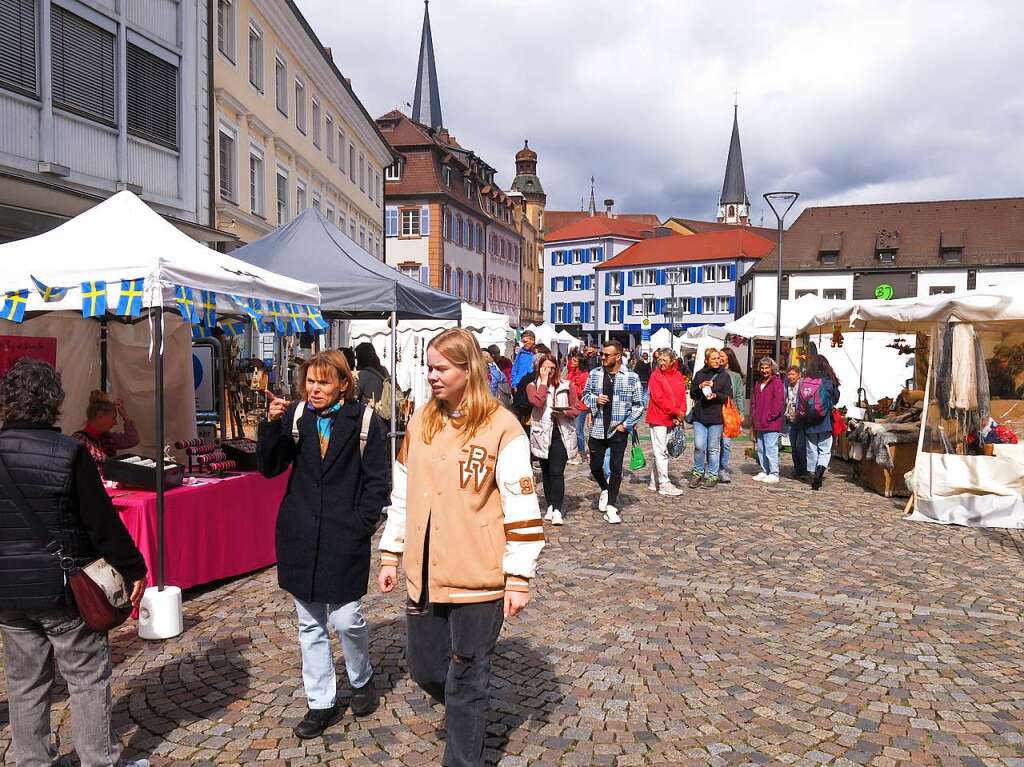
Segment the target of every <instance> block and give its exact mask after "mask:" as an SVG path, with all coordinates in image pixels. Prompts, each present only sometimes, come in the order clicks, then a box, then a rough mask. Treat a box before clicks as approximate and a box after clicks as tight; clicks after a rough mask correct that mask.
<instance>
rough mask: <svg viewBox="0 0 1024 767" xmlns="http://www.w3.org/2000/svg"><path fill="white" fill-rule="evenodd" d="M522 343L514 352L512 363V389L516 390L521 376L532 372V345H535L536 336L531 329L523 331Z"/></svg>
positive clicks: (523, 376)
mask: <svg viewBox="0 0 1024 767" xmlns="http://www.w3.org/2000/svg"><path fill="white" fill-rule="evenodd" d="M522 344H523V346H522V348H521V349H520V350H519V352H518V353H517V354H516V359H515V362H513V363H512V390H513V391H518V389H519V384H520V383H521V382H522V380H523V378H525V377H526V376H528V375H529V374H530V373H532V372H533V354H534V349H533V347H534V346H536V345H537V336H536V335H534V333H533V331H532V330H524V331H523V337H522Z"/></svg>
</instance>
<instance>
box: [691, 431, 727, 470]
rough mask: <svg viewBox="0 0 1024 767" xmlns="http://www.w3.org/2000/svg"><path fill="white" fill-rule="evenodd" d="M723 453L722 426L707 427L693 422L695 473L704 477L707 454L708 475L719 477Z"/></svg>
mask: <svg viewBox="0 0 1024 767" xmlns="http://www.w3.org/2000/svg"><path fill="white" fill-rule="evenodd" d="M721 451H722V424H720V423H716V424H712V425H710V426H705V425H704V424H702V423H699V422H697V421H694V422H693V473H694V474H699V475H701V476H704V468H705V453H706V454H707V474H708V476H709V477H716V478H717V477H718V471H719V468H720V467H719V463H718V461H719V458H720V456H721Z"/></svg>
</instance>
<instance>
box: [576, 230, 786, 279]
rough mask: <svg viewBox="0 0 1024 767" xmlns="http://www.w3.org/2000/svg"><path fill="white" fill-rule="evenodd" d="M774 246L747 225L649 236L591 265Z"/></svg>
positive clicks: (736, 253)
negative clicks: (719, 230) (713, 230)
mask: <svg viewBox="0 0 1024 767" xmlns="http://www.w3.org/2000/svg"><path fill="white" fill-rule="evenodd" d="M774 248H775V243H774V242H773V241H772V240H769V239H768V238H766V237H761V236H760V235H757V234H753V233H752V232H750V230H749V229H748V228H747V227H735V226H734V227H732V228H731V229H730V230H729V231H727V232H704V233H702V234H671V235H666V236H664V237H651V238H650V239H647V240H643V241H642V242H638V243H636V245H630V246H629V247H628V248H626V249H625V250H624V251H622V252H621V253H619V255H617V256H615V258H611V259H609V260H607V261H605V262H604V263H603V264H598V265H597V266H596V267H594V268H595V269H619V268H622V267H624V266H648V265H653V264H678V263H683V262H686V261H719V260H723V259H733V258H754V259H760V258H762V257H764V256H765V255H767V254H768V253H770V252H771V251H772V249H774Z"/></svg>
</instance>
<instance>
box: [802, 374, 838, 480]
mask: <svg viewBox="0 0 1024 767" xmlns="http://www.w3.org/2000/svg"><path fill="white" fill-rule="evenodd" d="M838 401H839V379H838V378H836V374H835V372H834V371H833V370H832V366H831V365H830V364H829V362H828V360H827V359H825V358H824V357H823V356H822V355H820V354H819V355H817V356H815V357H812V358H811V361H810V363H809V364H808V365H807V372H806V373H805V374H804V377H803V378H801V379H800V389H799V392H798V395H797V403H796V412H797V420H798V421H799V422H800V423H801V424H802V425H803V430H804V438H805V439H806V440H807V471H808V473H809V474H810V476H811V488H812V489H814V490H820V489H821V486H822V484H823V483H824V481H825V471H826V470H827V469H828V465H829V463H830V462H831V460H832V409H833V408H834V407H835V404H836V403H837V402H838Z"/></svg>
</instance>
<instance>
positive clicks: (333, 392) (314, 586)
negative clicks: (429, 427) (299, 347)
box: [256, 349, 388, 739]
mask: <svg viewBox="0 0 1024 767" xmlns="http://www.w3.org/2000/svg"><path fill="white" fill-rule="evenodd" d="M297 381H298V388H299V395H300V396H301V397H302V400H303V401H301V402H287V401H285V400H283V399H278V398H277V397H274V398H273V399H272V400H271V401H270V406H269V409H268V414H267V418H266V420H264V421H263V422H262V423H260V425H259V442H258V444H257V448H256V457H257V461H258V465H259V469H260V471H261V472H262V473H263V475H264V476H267V477H274V476H277V475H278V474H282V473H284V472H285V471H287V470H288V468H289V467H290V468H291V472H292V474H291V477H290V479H289V480H288V489H287V491H286V492H285V496H284V499H283V500H282V501H281V510H280V512H279V513H278V516H277V536H276V545H277V579H278V584H279V585H280V586H281V588H282V589H284V590H285V591H287V592H288V593H289V594H291V595H292V597H293V598H294V599H295V610H296V613H297V615H298V620H299V647H300V650H301V652H302V682H303V686H304V688H305V692H306V700H307V703H308V706H309V710H308V711H307V712H306V716H305V718H303V720H302V721H301V722H299V724H298V725H297V726H296V727H295V735H296V736H297V737H299V738H304V739H308V738H316V737H319V736H320V735H321V734H322V733H323V731H324V730H325V729H327V728H328V727H329V726H330V725H332V724H333V723H334V722H336V721H337V720H338V719H339V718H340V716H341V713H342V709H341V708H340V707H339V706H338V701H337V678H336V675H335V671H334V659H333V658H332V657H331V638H330V634H329V632H328V627H329V626H333V627H334V630H335V632H337V634H338V635H339V636H340V638H341V648H342V652H343V653H344V656H345V667H346V670H347V671H348V679H349V683H350V684H351V685H352V704H351V707H352V713H353V714H355V715H356V716H366V715H368V714H370V713H372V712H373V711H374V710H375V709H376V708H377V700H378V699H377V692H376V689H375V687H374V683H373V668H372V667H371V666H370V652H369V648H370V631H369V628H368V627H367V625H366V620H365V619H364V618H363V614H362V607H361V605H360V600H361V599H362V598H363V596H364V595H365V594H366V590H367V583H368V581H369V577H370V537H371V536H372V535H373V533H374V531H375V530H376V529H377V523H378V521H379V520H380V514H381V510H382V509H383V507H384V504H385V503H386V502H387V492H388V489H387V447H386V445H387V439H386V434H387V430H386V429H385V428H384V425H383V422H382V421H381V419H380V418H378V417H377V416H376V415H375V414H374V412H373V409H372V408H371V407H369V406H368V405H363V404H361V403H360V402H359V401H358V399H357V398H356V381H355V376H354V375H353V374H352V369H351V367H349V364H348V361H347V360H346V359H345V356H344V355H343V354H342V353H341V352H339V351H337V350H334V349H332V350H330V351H325V352H320V353H319V354H316V355H314V356H313V357H311V358H310V359H309V361H308V362H305V363H303V365H302V366H301V367H300V368H299V374H298V379H297Z"/></svg>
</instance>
